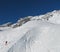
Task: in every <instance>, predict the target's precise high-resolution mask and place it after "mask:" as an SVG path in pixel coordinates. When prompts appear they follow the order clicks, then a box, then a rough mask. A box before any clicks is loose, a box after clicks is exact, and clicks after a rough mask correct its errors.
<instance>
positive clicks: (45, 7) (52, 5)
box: [0, 0, 60, 24]
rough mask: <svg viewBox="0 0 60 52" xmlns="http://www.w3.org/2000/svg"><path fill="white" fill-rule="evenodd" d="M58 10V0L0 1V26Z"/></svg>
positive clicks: (59, 7) (59, 4)
mask: <svg viewBox="0 0 60 52" xmlns="http://www.w3.org/2000/svg"><path fill="white" fill-rule="evenodd" d="M59 9H60V0H0V24H3V23H6V22H16V21H17V20H18V19H19V18H20V17H25V16H35V15H40V14H44V13H47V12H49V11H53V10H59Z"/></svg>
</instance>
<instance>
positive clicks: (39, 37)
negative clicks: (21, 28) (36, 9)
mask: <svg viewBox="0 0 60 52" xmlns="http://www.w3.org/2000/svg"><path fill="white" fill-rule="evenodd" d="M31 22H32V23H38V24H37V26H36V27H34V28H32V29H30V30H29V31H27V33H25V34H24V36H22V37H21V38H20V39H19V40H18V41H17V42H16V43H15V44H14V45H13V46H12V47H11V48H10V49H9V50H8V52H60V25H59V26H58V25H54V24H52V23H49V22H46V21H40V20H39V21H34V22H33V21H31Z"/></svg>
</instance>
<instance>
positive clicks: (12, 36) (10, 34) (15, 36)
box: [0, 21, 40, 52]
mask: <svg viewBox="0 0 60 52" xmlns="http://www.w3.org/2000/svg"><path fill="white" fill-rule="evenodd" d="M39 23H40V22H38V21H29V22H27V23H26V24H24V25H23V26H20V27H17V28H13V29H8V30H6V31H1V32H0V51H1V52H7V50H8V49H9V48H10V47H11V46H12V45H13V44H14V43H15V42H16V41H17V40H19V39H20V38H21V37H22V36H24V34H25V33H26V32H28V31H29V30H31V29H32V28H34V27H36V26H37V25H38V24H39ZM6 41H7V45H5V44H6Z"/></svg>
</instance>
